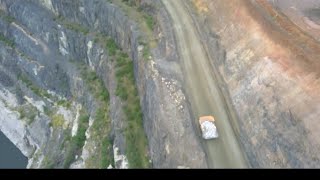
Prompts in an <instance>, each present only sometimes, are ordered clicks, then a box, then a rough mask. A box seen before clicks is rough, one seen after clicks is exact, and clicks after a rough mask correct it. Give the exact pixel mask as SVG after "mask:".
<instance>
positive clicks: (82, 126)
mask: <svg viewBox="0 0 320 180" xmlns="http://www.w3.org/2000/svg"><path fill="white" fill-rule="evenodd" d="M88 127H89V115H88V114H87V113H86V112H85V111H81V112H80V116H79V120H78V130H77V134H76V135H75V136H74V137H72V138H71V140H70V141H71V142H70V144H69V146H68V148H67V154H66V158H65V161H64V164H63V167H64V168H69V167H70V165H71V163H72V162H74V161H75V156H76V155H80V154H81V151H82V149H83V146H84V143H85V141H86V131H87V129H88Z"/></svg>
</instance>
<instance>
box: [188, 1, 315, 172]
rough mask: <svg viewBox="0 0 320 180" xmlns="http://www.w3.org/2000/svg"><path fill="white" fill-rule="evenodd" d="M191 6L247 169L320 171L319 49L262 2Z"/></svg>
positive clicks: (309, 38)
mask: <svg viewBox="0 0 320 180" xmlns="http://www.w3.org/2000/svg"><path fill="white" fill-rule="evenodd" d="M189 2H190V3H193V6H192V7H191V6H189V10H190V12H194V16H193V18H194V20H195V22H197V23H198V24H199V27H201V31H200V36H201V37H202V40H203V43H204V44H205V48H206V49H207V52H208V53H209V56H210V57H211V60H212V67H213V68H216V70H218V71H219V73H220V74H221V76H222V78H221V80H220V83H221V88H222V90H223V91H224V92H225V94H226V97H230V98H229V99H228V100H229V102H230V104H231V105H232V106H233V108H234V109H235V111H236V114H237V116H238V122H237V123H235V124H238V127H237V126H234V127H235V130H236V132H237V134H238V136H239V139H240V141H241V143H242V145H243V147H244V150H245V152H246V154H247V156H248V160H249V162H250V165H251V166H252V167H294V168H301V167H319V163H320V161H319V160H320V156H319V151H320V149H319V145H320V142H319V138H318V137H319V126H318V124H319V115H320V96H319V93H318V92H319V88H320V84H319V67H320V66H319V61H318V59H319V52H320V51H319V44H318V42H316V41H315V40H314V39H313V38H312V37H310V36H308V35H305V33H304V32H303V31H301V30H300V29H298V28H297V27H296V26H295V25H294V24H293V23H292V22H291V21H289V19H288V18H286V16H285V15H284V14H282V12H281V11H277V10H275V9H273V8H271V7H272V6H270V4H268V3H267V2H266V1H238V0H235V1H230V2H229V1H228V2H227V1H224V0H221V1H220V0H217V1H209V0H193V1H189ZM281 2H282V1H281ZM286 2H287V3H290V2H288V1H286ZM291 3H294V2H293V1H292V2H291ZM310 3H311V1H310ZM278 4H279V3H278ZM280 4H281V3H280ZM288 6H289V5H287V6H286V7H288ZM314 23H316V22H314Z"/></svg>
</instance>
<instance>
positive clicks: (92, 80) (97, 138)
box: [79, 41, 117, 168]
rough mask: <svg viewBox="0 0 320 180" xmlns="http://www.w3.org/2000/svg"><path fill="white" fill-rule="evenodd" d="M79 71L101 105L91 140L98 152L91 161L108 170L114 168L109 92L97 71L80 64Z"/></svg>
mask: <svg viewBox="0 0 320 180" xmlns="http://www.w3.org/2000/svg"><path fill="white" fill-rule="evenodd" d="M107 44H108V46H109V47H111V49H114V50H116V49H117V46H115V43H114V42H112V41H109V42H108V43H107ZM79 69H80V70H81V76H82V79H83V80H84V81H85V84H87V85H88V89H89V91H90V92H91V93H92V94H93V95H94V97H95V99H96V100H97V102H98V104H99V107H98V109H97V110H96V114H95V120H94V122H93V124H92V127H91V138H92V140H93V141H94V142H95V147H96V152H95V154H94V155H93V156H92V157H90V159H89V161H90V162H92V163H91V164H92V165H93V166H96V168H107V167H108V166H109V165H110V164H111V165H113V166H114V162H113V160H114V159H113V152H112V151H113V149H112V139H111V138H110V130H111V121H110V117H109V101H110V97H109V92H108V90H107V89H106V88H105V86H104V83H103V81H102V79H101V78H99V77H98V76H97V75H96V72H95V71H92V70H91V69H90V68H88V67H87V66H86V65H85V64H80V68H79Z"/></svg>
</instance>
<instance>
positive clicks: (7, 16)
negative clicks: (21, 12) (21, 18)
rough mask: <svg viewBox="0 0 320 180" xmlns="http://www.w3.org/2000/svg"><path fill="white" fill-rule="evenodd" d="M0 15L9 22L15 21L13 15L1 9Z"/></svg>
mask: <svg viewBox="0 0 320 180" xmlns="http://www.w3.org/2000/svg"><path fill="white" fill-rule="evenodd" d="M0 16H1V18H2V19H3V20H5V21H6V22H7V23H9V24H10V23H12V22H14V21H15V18H14V17H12V16H9V15H7V14H6V13H5V12H4V11H3V10H0Z"/></svg>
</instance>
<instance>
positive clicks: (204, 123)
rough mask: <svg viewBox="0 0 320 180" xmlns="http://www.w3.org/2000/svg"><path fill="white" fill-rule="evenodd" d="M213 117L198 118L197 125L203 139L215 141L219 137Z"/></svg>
mask: <svg viewBox="0 0 320 180" xmlns="http://www.w3.org/2000/svg"><path fill="white" fill-rule="evenodd" d="M214 121H215V119H214V117H213V116H201V117H200V118H199V123H200V127H201V131H202V137H203V139H207V140H208V139H215V138H218V137H219V134H218V131H217V127H216V125H215V124H214Z"/></svg>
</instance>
